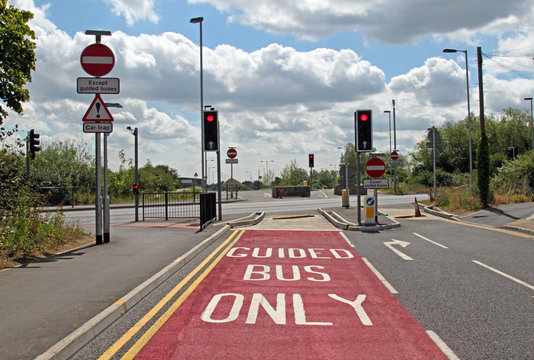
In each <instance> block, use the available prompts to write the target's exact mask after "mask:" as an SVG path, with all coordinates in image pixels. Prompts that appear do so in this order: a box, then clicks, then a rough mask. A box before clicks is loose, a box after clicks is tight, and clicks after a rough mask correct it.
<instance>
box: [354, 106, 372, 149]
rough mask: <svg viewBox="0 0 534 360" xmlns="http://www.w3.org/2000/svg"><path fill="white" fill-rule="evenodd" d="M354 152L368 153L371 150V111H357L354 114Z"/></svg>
mask: <svg viewBox="0 0 534 360" xmlns="http://www.w3.org/2000/svg"><path fill="white" fill-rule="evenodd" d="M354 127H355V130H356V131H355V132H356V151H357V152H370V151H371V150H372V149H373V111H372V110H358V111H356V112H355V113H354Z"/></svg>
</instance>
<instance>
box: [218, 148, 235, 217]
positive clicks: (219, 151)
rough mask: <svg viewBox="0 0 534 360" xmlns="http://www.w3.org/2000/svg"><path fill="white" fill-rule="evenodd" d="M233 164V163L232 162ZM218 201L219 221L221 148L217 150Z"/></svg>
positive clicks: (220, 210)
mask: <svg viewBox="0 0 534 360" xmlns="http://www.w3.org/2000/svg"><path fill="white" fill-rule="evenodd" d="M232 166H233V164H232ZM232 173H233V171H232ZM232 179H233V177H232ZM236 197H237V196H236ZM217 203H218V208H219V221H222V198H221V150H217Z"/></svg>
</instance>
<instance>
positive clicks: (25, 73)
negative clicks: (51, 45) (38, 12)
mask: <svg viewBox="0 0 534 360" xmlns="http://www.w3.org/2000/svg"><path fill="white" fill-rule="evenodd" d="M31 18H33V14H32V13H31V12H29V11H25V10H19V9H17V8H15V7H14V6H13V5H9V6H7V0H0V98H1V99H2V100H3V101H4V104H5V105H6V106H7V107H8V108H10V109H11V110H13V111H15V112H16V113H18V114H21V113H22V103H23V102H26V101H28V100H29V99H30V92H29V91H28V89H24V85H26V82H27V81H31V71H32V70H35V52H34V49H35V42H34V41H33V40H35V33H34V32H33V30H31V29H30V27H29V26H28V25H26V23H27V22H28V21H29V20H30V19H31ZM7 116H8V113H7V111H6V109H4V108H3V107H2V106H0V125H1V124H3V123H4V119H5V118H6V117H7Z"/></svg>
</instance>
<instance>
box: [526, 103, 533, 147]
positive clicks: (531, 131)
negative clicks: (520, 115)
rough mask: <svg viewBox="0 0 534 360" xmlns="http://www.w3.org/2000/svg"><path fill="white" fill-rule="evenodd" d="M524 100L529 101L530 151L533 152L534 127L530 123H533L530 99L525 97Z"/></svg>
mask: <svg viewBox="0 0 534 360" xmlns="http://www.w3.org/2000/svg"><path fill="white" fill-rule="evenodd" d="M525 100H530V136H531V137H532V147H531V148H530V150H534V127H533V126H532V123H533V122H534V115H533V114H532V98H531V97H527V98H525Z"/></svg>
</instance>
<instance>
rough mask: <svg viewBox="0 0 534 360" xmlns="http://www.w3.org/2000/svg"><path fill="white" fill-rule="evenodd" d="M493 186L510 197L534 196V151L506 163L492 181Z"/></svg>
mask: <svg viewBox="0 0 534 360" xmlns="http://www.w3.org/2000/svg"><path fill="white" fill-rule="evenodd" d="M492 185H493V187H494V188H495V190H496V191H497V192H498V193H500V194H505V195H508V196H518V195H525V194H527V195H528V196H530V197H531V199H532V196H533V194H534V151H529V152H526V153H524V154H523V155H520V156H518V157H517V159H516V160H513V161H510V160H508V161H506V162H505V163H504V165H503V166H502V167H501V168H499V169H498V171H497V174H496V175H495V176H494V177H493V179H492Z"/></svg>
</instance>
